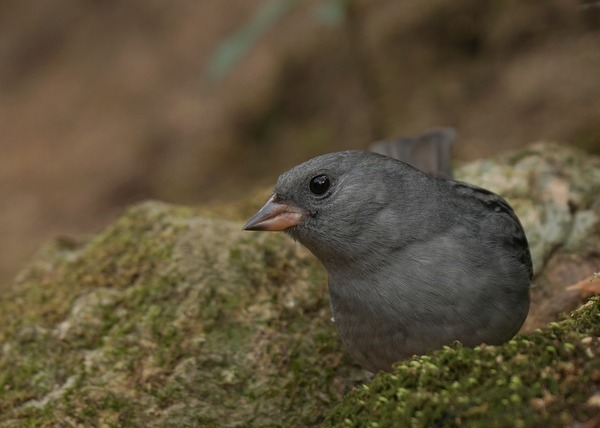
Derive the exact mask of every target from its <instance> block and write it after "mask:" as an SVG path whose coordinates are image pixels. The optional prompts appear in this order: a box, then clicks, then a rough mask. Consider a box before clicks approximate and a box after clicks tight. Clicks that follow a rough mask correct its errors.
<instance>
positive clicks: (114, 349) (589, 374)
mask: <svg viewBox="0 0 600 428" xmlns="http://www.w3.org/2000/svg"><path fill="white" fill-rule="evenodd" d="M457 176H458V177H459V178H460V179H463V180H466V181H470V182H473V183H475V184H479V185H482V186H484V187H488V188H490V189H491V190H495V191H498V192H500V193H501V194H503V195H504V196H506V197H507V199H508V200H509V201H510V202H511V203H512V204H513V205H514V207H515V209H516V210H517V212H518V214H519V215H520V217H521V219H522V221H523V223H524V227H525V229H526V231H527V233H528V236H529V239H530V242H531V244H532V250H533V255H534V263H535V269H536V273H537V276H536V283H537V287H535V288H534V290H533V297H534V301H533V305H532V315H531V317H530V320H528V324H527V330H530V331H531V330H533V329H535V328H536V327H541V329H540V330H535V331H533V332H529V333H524V334H521V335H519V336H518V337H517V338H516V339H514V340H513V341H511V342H509V343H508V344H506V345H504V346H501V347H488V346H482V347H479V348H476V349H463V348H461V347H460V346H452V347H448V348H447V349H444V350H440V351H437V352H434V353H432V354H431V355H427V356H421V357H415V358H413V359H412V360H409V361H407V362H405V363H403V364H401V365H399V366H398V367H397V369H396V371H395V372H394V373H392V374H379V375H377V376H376V377H375V379H374V380H373V381H372V382H371V383H369V384H368V385H367V386H360V385H361V384H364V383H365V382H367V381H368V380H367V378H366V376H365V374H364V373H363V372H362V371H361V370H360V368H359V367H357V366H356V365H354V364H353V363H352V361H350V360H349V359H348V357H347V356H346V355H345V354H344V352H343V350H342V348H341V345H340V343H339V340H338V338H337V332H336V331H335V327H334V326H333V325H332V324H331V322H330V313H329V307H328V301H327V290H326V273H325V271H324V269H323V268H322V267H321V266H320V265H319V263H318V262H317V261H316V259H314V257H312V256H311V255H310V254H309V253H308V252H307V251H306V250H304V249H303V248H302V247H301V246H300V245H298V244H295V243H294V242H292V241H291V240H289V239H287V238H285V237H284V236H281V235H278V234H250V233H245V232H242V231H241V225H242V223H241V219H243V218H245V217H246V215H248V214H250V213H252V212H253V211H254V210H255V209H256V207H257V206H258V205H260V203H261V202H263V199H264V198H263V196H264V195H260V197H257V200H256V201H254V202H256V203H254V202H252V201H253V200H251V201H245V202H242V203H240V205H238V206H228V207H215V206H213V207H210V208H208V209H192V208H185V207H176V206H169V205H166V204H163V203H159V202H146V203H143V204H140V205H137V206H134V207H132V208H131V209H129V210H128V211H127V212H126V213H125V214H124V215H123V216H122V217H121V218H120V219H119V220H118V221H117V222H115V223H114V224H113V225H111V226H110V227H108V228H107V229H106V230H105V231H104V232H102V233H101V234H99V235H97V236H95V237H93V238H92V239H90V240H89V241H87V242H74V241H71V240H68V239H61V240H57V241H55V242H53V243H51V244H49V245H47V246H46V247H44V248H42V249H41V250H40V251H39V253H38V255H37V256H36V257H35V258H34V259H33V260H32V261H31V263H30V265H29V266H28V267H27V268H26V269H25V270H24V271H23V272H22V273H21V274H20V275H19V276H18V278H17V279H16V281H15V282H14V284H13V285H12V286H11V287H10V288H9V289H8V290H7V291H6V292H4V293H3V294H2V295H1V296H0V339H1V343H2V347H1V349H0V425H1V426H7V427H13V426H14V427H18V426H23V427H29V426H77V425H79V426H133V427H135V426H151V427H153V426H156V427H169V426H173V427H182V426H226V427H227V426H228V427H237V426H240V427H241V426H244V427H245V426H285V427H289V426H316V425H319V424H321V423H323V421H325V425H326V426H369V425H368V424H369V423H370V424H371V426H389V423H390V421H394V423H395V424H397V423H398V421H403V422H405V425H411V424H412V425H415V426H421V425H433V424H438V425H440V426H442V425H459V424H461V423H465V424H466V423H469V424H471V425H472V424H480V425H482V426H488V425H489V423H490V421H497V422H498V424H500V425H502V424H504V425H506V422H507V421H509V420H510V421H513V422H514V425H513V426H518V425H519V424H521V425H540V424H542V423H544V424H546V425H548V426H553V425H554V426H564V425H570V424H571V425H572V424H575V423H577V422H586V421H590V420H591V421H593V419H592V418H593V417H594V415H597V414H598V412H599V411H600V407H599V405H598V402H599V401H600V399H599V396H598V389H599V387H600V358H599V355H600V339H599V338H598V336H600V300H598V299H597V298H596V299H593V300H592V301H591V302H590V303H588V304H587V305H585V306H583V307H582V308H580V309H578V310H577V311H576V312H574V313H573V314H572V315H571V316H570V317H567V318H566V319H564V320H562V321H560V322H552V323H550V324H548V322H549V321H550V320H558V319H559V315H558V313H559V312H564V311H567V310H571V309H573V308H574V307H576V306H577V305H578V304H579V303H580V302H582V301H583V300H582V296H580V295H579V293H578V292H566V291H563V290H564V288H565V287H566V286H567V285H569V284H571V283H574V282H577V281H578V280H580V279H581V278H584V277H587V276H589V275H591V273H592V272H593V271H594V270H596V271H597V270H598V266H600V263H599V257H600V256H599V254H600V239H599V236H598V235H599V234H600V227H599V222H598V217H599V216H600V196H599V195H600V162H599V160H598V159H597V158H593V157H590V156H588V155H586V154H584V153H581V152H578V151H574V150H570V149H568V148H566V147H565V146H559V145H554V144H538V145H534V146H531V147H530V148H528V149H526V150H524V151H520V152H517V153H513V154H509V155H506V156H503V157H500V158H497V159H494V160H484V161H479V162H475V163H472V164H468V165H465V166H463V167H462V168H459V169H458V171H457ZM223 217H229V218H231V219H232V220H223V219H222V218H223ZM556 296H558V298H557V297H556ZM565 296H567V297H568V299H567V298H566V297H565ZM548 302H551V303H550V304H549V303H548ZM351 390H352V392H350V393H349V394H347V393H348V392H349V391H351ZM336 405H337V407H336ZM376 423H379V425H376ZM511 425H512V424H511Z"/></svg>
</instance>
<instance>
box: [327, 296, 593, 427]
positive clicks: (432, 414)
mask: <svg viewBox="0 0 600 428" xmlns="http://www.w3.org/2000/svg"><path fill="white" fill-rule="evenodd" d="M599 335H600V297H596V298H594V299H593V300H592V301H591V302H589V303H588V305H586V306H585V307H583V308H582V309H580V310H578V311H576V312H574V313H573V314H572V316H571V317H570V318H569V319H566V320H564V321H562V322H560V323H552V324H551V325H549V326H548V327H547V328H546V329H544V330H543V331H536V332H534V333H532V334H529V335H523V336H519V337H517V338H515V339H513V340H511V341H510V342H508V343H507V344H505V345H504V346H500V347H492V346H480V347H477V348H475V349H468V348H462V347H460V346H458V345H457V346H453V347H447V348H445V349H443V350H440V351H438V352H434V353H432V354H431V355H426V356H421V357H414V358H413V359H411V360H409V361H406V362H404V363H402V364H399V365H397V366H396V367H395V369H394V372H393V373H390V374H380V375H378V376H376V377H375V379H374V380H373V382H371V383H370V384H369V385H368V386H364V387H362V388H358V389H357V390H355V391H353V392H352V393H351V394H349V395H348V397H346V399H345V400H344V402H343V403H342V404H341V405H339V406H338V407H336V408H335V409H334V410H333V411H332V412H331V414H330V415H329V416H328V418H327V420H326V422H325V423H324V424H323V426H325V427H340V426H348V427H366V426H382V427H384V426H462V425H464V426H481V427H489V426H507V427H508V426H547V427H553V426H565V425H572V424H573V423H577V422H582V421H587V420H589V419H590V418H592V417H593V416H594V415H596V414H597V411H598V409H597V408H595V407H592V406H590V405H586V401H587V400H588V399H589V397H591V396H592V395H593V394H595V393H597V390H598V387H599V386H600V359H599V358H598V355H600V339H599V338H598V336H599Z"/></svg>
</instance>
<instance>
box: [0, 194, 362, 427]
mask: <svg viewBox="0 0 600 428" xmlns="http://www.w3.org/2000/svg"><path fill="white" fill-rule="evenodd" d="M67 244H68V245H63V244H62V243H58V244H57V243H55V244H53V245H51V246H49V247H47V249H46V250H45V251H43V252H42V254H40V256H39V257H38V259H36V260H35V261H34V262H32V264H31V266H30V267H29V268H28V269H27V270H26V271H25V272H24V273H23V274H22V275H21V277H20V278H19V280H18V281H17V282H16V283H15V285H14V286H13V288H12V289H11V290H10V291H9V292H8V293H7V294H5V295H3V296H1V297H0V322H2V325H3V327H2V328H1V329H0V334H1V335H2V336H1V337H2V339H3V344H4V347H3V349H2V353H1V354H0V424H4V423H7V424H11V425H14V426H47V425H52V424H56V423H64V422H65V421H68V423H71V424H74V425H77V424H79V425H83V426H95V425H100V424H104V425H105V426H143V425H148V424H150V425H155V426H203V425H205V426H215V425H231V426H239V425H240V424H242V425H247V423H248V421H252V422H251V425H255V426H267V425H273V426H275V425H278V424H279V425H280V426H290V425H292V426H293V425H301V426H303V425H306V424H309V425H315V424H316V423H318V422H319V421H321V420H322V419H323V417H324V414H325V412H326V410H327V408H329V406H331V403H334V402H337V401H339V400H340V399H341V397H342V395H343V393H344V392H345V391H346V390H347V389H348V388H349V386H350V384H348V383H347V382H346V381H345V380H344V378H343V376H344V375H346V374H347V373H350V372H351V371H352V370H353V369H352V368H351V366H350V368H349V367H348V365H346V366H345V367H344V368H343V369H341V370H340V369H338V368H336V367H337V366H339V363H340V361H343V362H346V363H347V361H346V360H345V359H343V354H342V350H341V347H340V346H339V343H338V342H337V334H336V332H335V329H334V327H333V326H332V325H331V323H330V322H329V313H328V306H327V300H326V287H325V283H326V279H325V278H326V277H325V272H324V270H323V268H322V267H321V266H320V265H319V264H318V262H316V260H315V259H314V258H313V257H312V256H309V255H308V254H307V253H306V252H304V250H303V249H302V248H301V247H299V246H298V245H296V244H294V243H293V242H291V241H290V240H288V239H285V238H284V237H282V236H279V235H269V234H262V235H258V234H255V235H253V234H248V233H243V232H242V231H241V225H240V224H238V223H228V222H226V221H222V220H211V219H208V218H202V217H198V216H197V212H195V211H193V210H191V209H187V208H179V207H172V206H168V205H165V204H159V203H145V204H142V205H139V206H136V207H133V208H132V209H130V210H128V211H127V213H126V214H125V215H124V216H123V217H122V218H120V219H119V220H118V221H117V222H115V223H114V224H113V225H112V226H110V227H109V228H108V229H107V230H106V231H104V232H103V233H101V234H100V235H98V236H96V237H95V238H93V239H92V240H91V241H89V242H88V243H85V244H81V245H73V243H71V242H68V243H67ZM332 385H333V386H332ZM215 421H219V423H216V422H215Z"/></svg>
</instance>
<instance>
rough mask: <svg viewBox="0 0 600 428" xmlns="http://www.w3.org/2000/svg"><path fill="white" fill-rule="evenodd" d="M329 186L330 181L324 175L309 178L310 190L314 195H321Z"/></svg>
mask: <svg viewBox="0 0 600 428" xmlns="http://www.w3.org/2000/svg"><path fill="white" fill-rule="evenodd" d="M330 186H331V181H329V177H327V176H326V175H317V176H316V177H314V178H312V179H311V180H310V191H311V192H313V193H314V194H315V195H322V194H323V193H325V192H326V191H327V190H329V187H330Z"/></svg>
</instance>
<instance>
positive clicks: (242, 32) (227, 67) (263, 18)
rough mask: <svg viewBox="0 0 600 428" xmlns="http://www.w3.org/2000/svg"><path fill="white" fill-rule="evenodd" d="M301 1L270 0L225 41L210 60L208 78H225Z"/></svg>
mask: <svg viewBox="0 0 600 428" xmlns="http://www.w3.org/2000/svg"><path fill="white" fill-rule="evenodd" d="M297 3H299V0H268V1H266V2H265V4H264V5H263V6H262V7H261V8H260V9H259V10H258V11H257V12H256V14H254V16H253V17H252V18H251V19H250V20H249V21H248V22H247V23H246V24H245V25H244V26H243V27H242V28H240V29H239V30H238V31H237V32H236V33H235V34H233V35H232V36H230V37H228V38H227V39H226V40H224V41H223V42H222V43H221V44H220V45H219V46H218V47H217V49H216V50H215V53H214V54H213V55H212V58H211V59H210V60H209V63H208V68H207V71H206V76H207V78H208V79H209V80H210V81H212V82H216V81H218V80H221V79H222V78H224V77H225V76H226V75H227V74H228V73H229V72H230V71H231V70H232V69H233V67H234V66H235V65H236V64H237V63H238V62H239V61H240V60H241V59H242V58H243V57H244V56H245V55H246V54H247V53H248V52H249V51H250V50H251V49H252V47H253V46H254V45H255V44H256V42H257V41H258V39H259V38H260V37H261V36H262V35H263V33H264V32H265V31H266V30H268V29H269V28H270V27H271V26H272V25H273V24H274V23H276V22H277V21H279V20H280V19H281V17H282V16H284V15H285V14H286V13H287V12H289V11H290V10H291V9H292V7H294V6H295V5H296V4H297Z"/></svg>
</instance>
